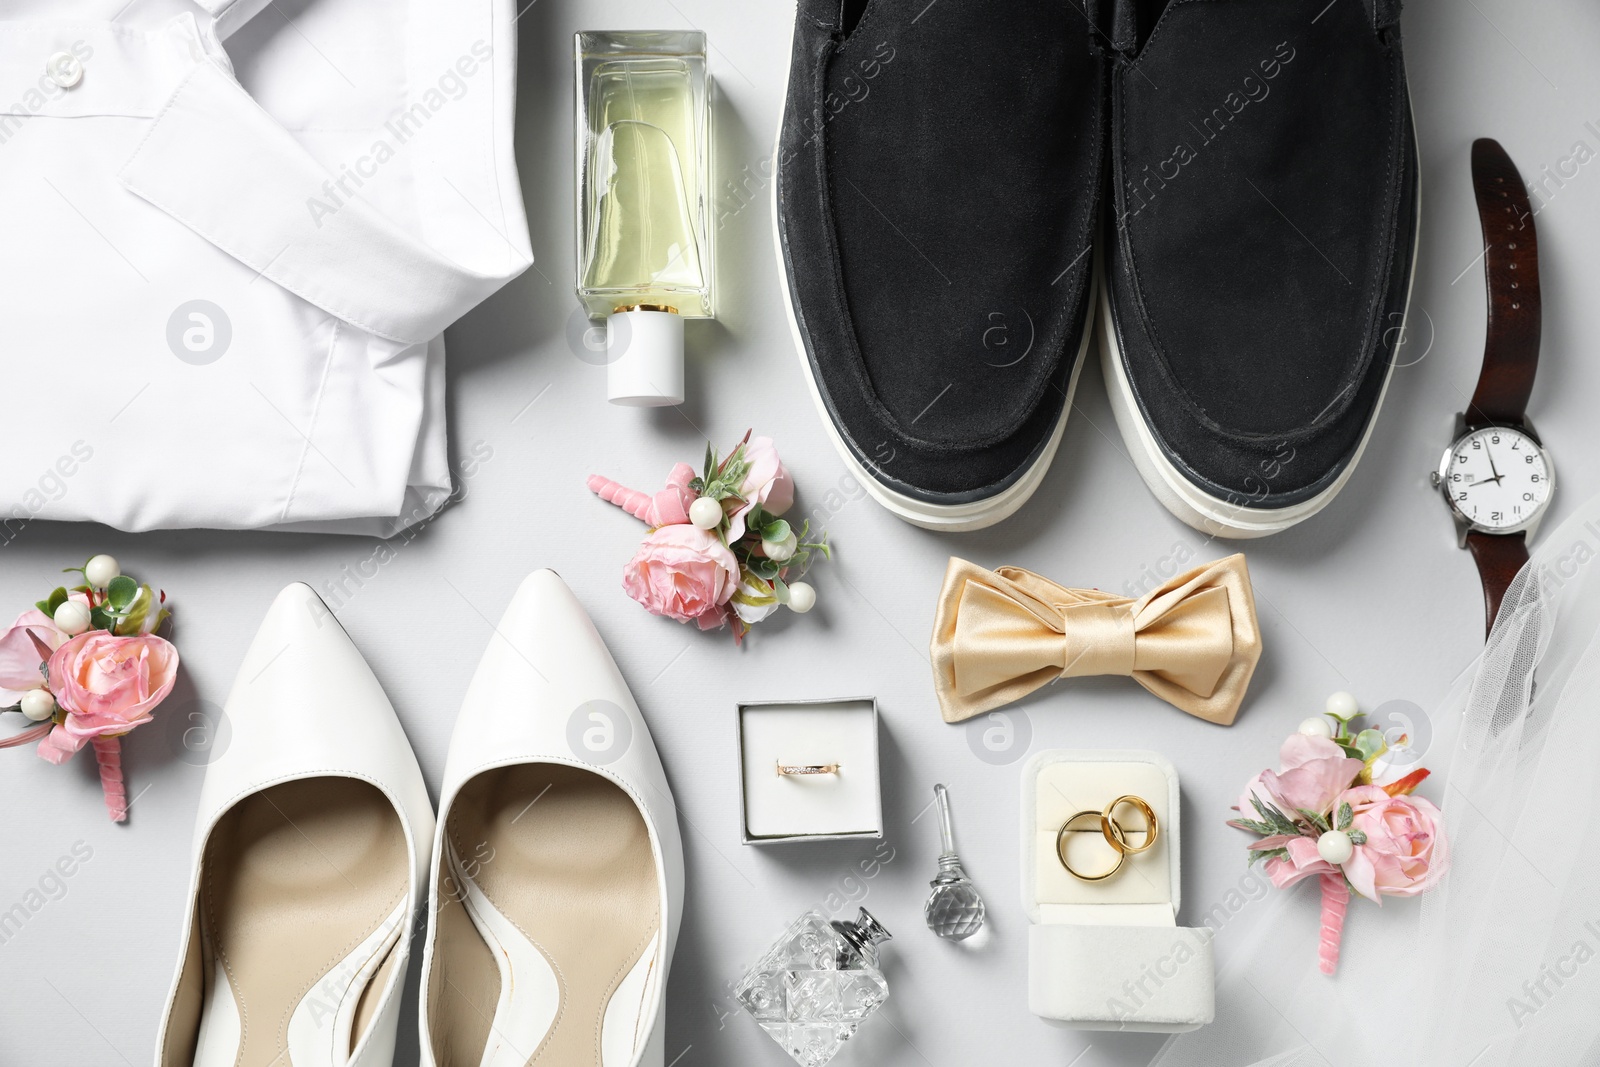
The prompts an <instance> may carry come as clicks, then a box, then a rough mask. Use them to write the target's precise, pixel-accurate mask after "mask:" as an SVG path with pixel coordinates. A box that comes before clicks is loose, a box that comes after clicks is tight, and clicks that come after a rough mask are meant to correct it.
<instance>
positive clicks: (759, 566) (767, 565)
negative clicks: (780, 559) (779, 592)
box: [750, 559, 783, 582]
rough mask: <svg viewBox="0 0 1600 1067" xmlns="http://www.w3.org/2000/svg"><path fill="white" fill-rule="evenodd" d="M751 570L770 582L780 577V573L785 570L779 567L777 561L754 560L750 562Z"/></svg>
mask: <svg viewBox="0 0 1600 1067" xmlns="http://www.w3.org/2000/svg"><path fill="white" fill-rule="evenodd" d="M750 569H751V570H752V571H754V572H755V573H756V574H758V575H760V576H761V577H763V578H765V579H766V580H767V581H769V582H770V581H772V580H773V579H774V578H776V577H777V576H778V572H779V571H781V570H782V569H783V568H782V567H780V566H778V564H777V562H776V561H775V560H770V559H753V560H751V561H750Z"/></svg>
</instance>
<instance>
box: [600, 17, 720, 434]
mask: <svg viewBox="0 0 1600 1067" xmlns="http://www.w3.org/2000/svg"><path fill="white" fill-rule="evenodd" d="M576 50H577V56H576V59H577V77H578V84H577V102H578V111H577V123H576V129H577V166H578V172H577V194H578V204H577V211H576V217H577V226H578V232H577V249H578V271H577V277H578V299H579V301H580V302H581V303H582V304H583V306H584V308H585V309H586V310H587V311H588V312H589V314H590V316H591V317H606V318H607V353H606V354H607V365H608V371H607V377H608V382H607V391H608V394H609V396H610V399H611V400H612V402H614V403H619V404H630V405H635V406H657V405H662V404H676V403H680V402H682V400H683V319H684V318H710V317H712V314H713V311H714V308H713V303H712V281H711V279H712V251H711V228H710V226H709V219H708V214H709V210H710V180H711V152H710V137H709V132H710V131H709V127H710V104H709V97H708V95H707V86H706V41H705V35H704V34H703V33H698V32H676V31H659V32H658V31H638V32H590V33H580V34H578V35H577V37H576Z"/></svg>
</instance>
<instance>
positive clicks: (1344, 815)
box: [1334, 801, 1355, 830]
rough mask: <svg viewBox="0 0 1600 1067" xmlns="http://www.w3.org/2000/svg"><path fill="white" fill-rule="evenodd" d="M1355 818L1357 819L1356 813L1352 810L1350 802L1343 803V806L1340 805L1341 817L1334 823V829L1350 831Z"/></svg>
mask: <svg viewBox="0 0 1600 1067" xmlns="http://www.w3.org/2000/svg"><path fill="white" fill-rule="evenodd" d="M1354 817H1355V812H1354V811H1352V810H1351V808H1350V804H1349V802H1348V801H1347V802H1345V803H1343V804H1340V805H1339V816H1338V820H1337V821H1336V822H1335V823H1334V828H1335V829H1337V830H1348V829H1350V820H1351V819H1353V818H1354Z"/></svg>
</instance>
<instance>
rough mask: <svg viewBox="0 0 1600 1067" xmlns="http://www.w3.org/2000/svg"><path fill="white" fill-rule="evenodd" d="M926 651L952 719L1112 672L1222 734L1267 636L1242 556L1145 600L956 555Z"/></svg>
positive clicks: (1173, 583) (942, 701)
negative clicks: (1060, 681) (1058, 683)
mask: <svg viewBox="0 0 1600 1067" xmlns="http://www.w3.org/2000/svg"><path fill="white" fill-rule="evenodd" d="M931 652H932V659H933V675H934V690H935V692H936V693H937V695H938V698H939V707H940V709H941V711H942V712H943V713H944V719H945V721H946V722H961V721H962V720H963V719H970V718H972V717H973V716H974V715H979V714H982V713H983V712H986V711H992V710H993V709H995V708H998V707H1002V706H1004V705H1006V704H1010V703H1012V702H1013V701H1016V700H1020V699H1021V698H1022V697H1025V696H1027V695H1028V694H1029V693H1031V692H1033V691H1034V690H1036V689H1038V688H1040V687H1041V686H1044V685H1046V684H1048V683H1050V682H1052V681H1054V680H1055V679H1057V678H1078V677H1085V676H1088V675H1096V674H1115V675H1126V676H1129V677H1131V678H1133V680H1134V681H1136V682H1138V683H1139V684H1140V685H1142V686H1144V687H1145V688H1146V689H1148V690H1149V691H1150V692H1152V693H1154V694H1155V695H1156V696H1158V697H1160V698H1161V699H1162V700H1165V701H1166V702H1167V703H1169V704H1171V705H1172V706H1173V707H1176V708H1178V709H1179V710H1180V711H1186V712H1188V713H1189V714H1190V715H1195V716H1198V717H1199V718H1202V719H1206V720H1207V721H1209V722H1215V723H1221V724H1222V725H1224V726H1226V725H1228V724H1229V723H1231V722H1233V718H1234V716H1235V715H1236V714H1238V711H1239V704H1240V702H1241V701H1243V700H1244V695H1245V690H1246V689H1247V688H1249V685H1250V677H1251V675H1252V674H1254V673H1255V669H1256V662H1257V660H1259V659H1260V658H1261V631H1260V628H1259V627H1258V625H1257V623H1256V605H1255V596H1254V594H1253V592H1252V591H1251V588H1250V572H1249V570H1248V569H1247V568H1246V566H1245V560H1244V556H1242V555H1234V556H1229V557H1228V558H1226V559H1220V560H1217V561H1216V562H1215V563H1210V564H1206V565H1204V566H1201V567H1196V568H1194V569H1193V570H1191V571H1189V572H1187V573H1185V574H1180V575H1178V576H1177V577H1175V578H1173V579H1171V580H1170V581H1168V582H1166V583H1165V584H1163V585H1162V586H1160V587H1159V588H1157V589H1155V590H1153V591H1151V592H1149V593H1147V594H1145V595H1144V596H1142V597H1139V598H1138V599H1134V598H1132V597H1123V596H1115V595H1113V594H1111V593H1104V592H1101V591H1100V590H1098V589H1069V588H1067V587H1065V586H1060V585H1057V584H1056V583H1054V582H1052V581H1050V580H1049V579H1048V578H1044V577H1041V576H1040V575H1037V574H1035V573H1033V572H1032V571H1027V570H1023V569H1022V568H1020V567H1001V568H1000V569H999V570H994V571H991V570H986V569H984V568H983V567H979V566H978V565H976V564H974V563H969V562H967V561H966V560H964V559H955V558H952V559H951V560H950V564H949V567H948V568H947V569H946V571H945V578H944V588H943V590H942V591H941V592H940V594H939V605H938V608H937V610H936V612H935V615H934V624H933V640H932V645H931Z"/></svg>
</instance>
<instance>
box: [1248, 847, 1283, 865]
mask: <svg viewBox="0 0 1600 1067" xmlns="http://www.w3.org/2000/svg"><path fill="white" fill-rule="evenodd" d="M1288 858H1289V850H1288V849H1286V848H1263V849H1259V850H1257V851H1254V852H1251V853H1250V863H1249V866H1251V867H1254V866H1255V865H1256V864H1258V863H1261V862H1264V861H1266V860H1270V859H1280V860H1282V859H1288Z"/></svg>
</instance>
